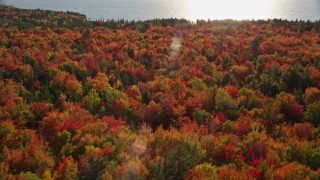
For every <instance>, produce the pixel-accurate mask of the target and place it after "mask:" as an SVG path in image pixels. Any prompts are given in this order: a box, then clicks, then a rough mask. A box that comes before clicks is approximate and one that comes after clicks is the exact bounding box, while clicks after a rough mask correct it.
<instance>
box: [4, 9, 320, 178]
mask: <svg viewBox="0 0 320 180" xmlns="http://www.w3.org/2000/svg"><path fill="white" fill-rule="evenodd" d="M319 124H320V22H319V21H318V22H310V21H307V22H305V21H286V20H279V19H274V20H266V21H233V20H223V21H197V22H189V21H187V20H183V19H158V20H150V21H144V22H133V21H132V22H128V21H124V20H119V21H114V20H108V21H106V22H102V21H88V20H87V19H86V17H85V16H84V15H81V14H77V13H71V12H67V13H63V12H54V11H43V10H22V9H16V8H13V7H9V6H0V179H47V180H50V179H190V180H193V179H194V180H196V179H259V180H263V179H277V180H282V179H283V180H288V179H314V180H317V179H320V126H319Z"/></svg>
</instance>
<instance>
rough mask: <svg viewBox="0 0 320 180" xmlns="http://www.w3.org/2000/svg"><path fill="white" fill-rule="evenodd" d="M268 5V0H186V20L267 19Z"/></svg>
mask: <svg viewBox="0 0 320 180" xmlns="http://www.w3.org/2000/svg"><path fill="white" fill-rule="evenodd" d="M270 3H272V1H268V0H241V1H239V0H188V13H187V16H188V17H187V19H190V20H196V19H203V17H208V18H211V19H237V20H239V19H250V18H251V17H257V19H259V18H261V19H262V18H268V17H269V16H271V14H270V11H269V8H268V7H270V5H271V4H270Z"/></svg>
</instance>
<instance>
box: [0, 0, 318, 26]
mask: <svg viewBox="0 0 320 180" xmlns="http://www.w3.org/2000/svg"><path fill="white" fill-rule="evenodd" d="M0 4H6V5H13V6H15V7H19V8H27V9H38V8H40V9H50V10H58V11H74V12H79V13H82V14H85V15H87V17H88V18H89V19H91V20H100V19H104V20H107V19H126V20H146V19H155V18H170V17H175V18H185V19H188V20H193V21H194V20H197V19H205V20H207V19H211V20H213V19H236V20H242V19H268V18H269V19H273V18H281V19H288V20H295V19H302V20H311V21H314V20H319V19H320V0H0Z"/></svg>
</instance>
